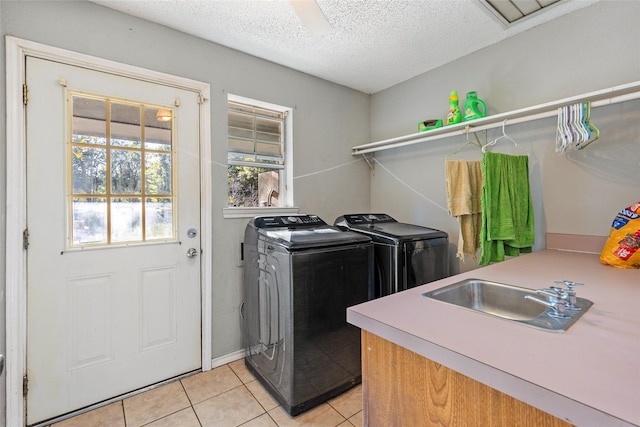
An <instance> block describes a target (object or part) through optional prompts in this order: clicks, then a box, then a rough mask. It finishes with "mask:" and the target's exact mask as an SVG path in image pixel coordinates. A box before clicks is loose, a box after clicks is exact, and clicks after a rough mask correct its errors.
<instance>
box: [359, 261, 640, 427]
mask: <svg viewBox="0 0 640 427" xmlns="http://www.w3.org/2000/svg"><path fill="white" fill-rule="evenodd" d="M465 278H477V279H485V280H491V281H495V282H500V283H508V284H511V285H515V286H521V287H525V288H532V289H541V288H544V287H548V286H550V285H553V282H554V281H555V280H571V281H575V282H579V283H584V284H585V285H586V286H581V287H578V288H576V291H577V294H578V296H579V297H582V298H587V299H589V300H591V301H593V303H594V305H593V306H592V307H591V308H590V309H589V311H587V312H586V313H585V314H584V315H583V316H582V317H581V318H580V319H579V320H578V321H577V322H576V323H575V324H574V325H573V326H571V327H570V328H569V330H568V331H566V332H564V333H553V332H546V331H542V330H538V329H534V328H531V327H528V326H524V325H520V324H515V323H512V322H509V321H506V320H502V319H498V318H495V317H491V316H488V315H484V314H480V313H476V312H473V311H470V310H466V309H463V308H460V307H456V306H454V305H451V304H447V303H444V302H440V301H435V300H431V299H428V298H423V297H422V296H421V294H422V293H423V292H426V291H429V290H433V289H437V288H440V287H443V286H446V285H449V284H452V283H455V282H458V281H460V280H462V279H465ZM347 321H348V322H349V323H351V324H353V325H355V326H358V327H360V328H362V329H365V330H367V331H369V332H372V333H374V334H376V335H378V336H380V337H382V338H385V339H386V340H388V341H391V342H393V343H395V344H398V345H401V346H402V347H405V348H407V349H409V350H411V351H414V352H415V353H418V354H420V355H422V356H424V357H426V358H428V359H431V360H433V361H435V362H438V363H440V364H442V365H445V366H447V367H449V368H451V369H453V370H456V371H458V372H460V373H462V374H464V375H467V376H469V377H471V378H474V379H476V380H478V381H480V382H482V383H484V384H486V385H488V386H491V387H493V388H495V389H497V390H500V391H502V392H504V393H506V394H509V395H511V396H514V397H515V398H517V399H519V400H522V401H524V402H526V403H528V404H530V405H532V406H535V407H537V408H540V409H542V410H544V411H546V412H548V413H551V414H553V415H555V416H556V417H558V418H561V419H564V420H567V421H568V422H570V423H573V424H575V425H578V426H598V427H602V426H607V427H609V426H633V425H636V426H640V270H628V269H627V270H626V269H618V268H614V267H609V266H605V265H602V264H601V263H600V261H599V259H598V255H596V254H587V253H577V252H567V251H559V250H543V251H539V252H535V253H532V254H528V255H523V256H520V257H518V258H513V259H510V260H508V261H505V262H502V263H497V264H492V265H490V266H487V267H484V268H481V269H477V270H473V271H469V272H466V273H463V274H459V275H456V276H452V277H448V278H446V279H442V280H439V281H437V282H432V283H428V284H426V285H422V286H419V287H416V288H412V289H409V290H406V291H404V292H399V293H397V294H393V295H390V296H387V297H384V298H379V299H376V300H372V301H369V302H366V303H363V304H360V305H357V306H354V307H350V308H349V309H348V310H347Z"/></svg>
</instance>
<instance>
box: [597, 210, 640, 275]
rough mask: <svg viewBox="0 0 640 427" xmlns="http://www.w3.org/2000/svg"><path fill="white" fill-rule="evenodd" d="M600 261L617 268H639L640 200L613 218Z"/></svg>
mask: <svg viewBox="0 0 640 427" xmlns="http://www.w3.org/2000/svg"><path fill="white" fill-rule="evenodd" d="M600 261H601V262H602V263H603V264H607V265H611V266H613V267H618V268H640V202H638V203H636V204H633V205H631V206H629V207H626V208H624V209H622V210H621V211H620V212H618V215H616V217H615V218H614V219H613V223H612V224H611V231H610V232H609V238H608V239H607V243H605V245H604V248H603V249H602V253H601V254H600Z"/></svg>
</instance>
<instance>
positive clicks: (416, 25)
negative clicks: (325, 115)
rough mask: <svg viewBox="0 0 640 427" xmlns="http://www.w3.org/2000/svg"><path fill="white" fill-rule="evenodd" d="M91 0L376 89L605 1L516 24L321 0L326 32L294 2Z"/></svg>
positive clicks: (417, 7) (464, 7) (367, 1)
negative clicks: (313, 27)
mask: <svg viewBox="0 0 640 427" xmlns="http://www.w3.org/2000/svg"><path fill="white" fill-rule="evenodd" d="M91 1H92V2H93V3H96V4H100V5H102V6H105V7H108V8H111V9H115V10H119V11H121V12H124V13H127V14H129V15H133V16H137V17H140V18H143V19H145V20H148V21H151V22H155V23H158V24H162V25H164V26H167V27H170V28H174V29H176V30H179V31H182V32H184V33H187V34H191V35H194V36H197V37H200V38H202V39H205V40H210V41H212V42H215V43H218V44H221V45H224V46H227V47H230V48H233V49H236V50H239V51H242V52H246V53H248V54H251V55H254V56H257V57H259V58H263V59H266V60H269V61H272V62H275V63H278V64H281V65H285V66H287V67H290V68H293V69H296V70H299V71H303V72H305V73H308V74H311V75H314V76H317V77H320V78H322V79H325V80H329V81H332V82H335V83H338V84H341V85H344V86H347V87H351V88H353V89H356V90H359V91H362V92H365V93H375V92H378V91H380V90H383V89H386V88H388V87H391V86H393V85H395V84H397V83H400V82H402V81H404V80H407V79H410V78H412V77H414V76H417V75H419V74H422V73H424V72H427V71H429V70H432V69H434V68H436V67H439V66H441V65H444V64H446V63H448V62H450V61H453V60H455V59H457V58H460V57H462V56H465V55H467V54H470V53H472V52H474V51H477V50H479V49H482V48H483V47H486V46H489V45H491V44H494V43H497V42H499V41H501V40H503V39H505V38H508V37H511V36H513V35H515V34H518V33H520V32H522V31H525V30H527V29H529V28H532V27H534V26H536V25H539V24H541V23H544V22H547V21H550V20H552V19H555V18H557V17H559V16H562V15H564V14H567V13H570V12H573V11H574V10H577V9H580V8H582V7H584V6H588V5H590V4H593V3H596V2H597V1H600V0H563V1H561V2H558V3H556V4H555V5H553V6H551V7H548V8H546V9H544V11H542V12H541V13H539V14H537V15H532V16H530V17H528V18H525V19H522V20H521V21H518V22H516V23H514V24H511V25H510V26H508V27H506V26H505V25H504V24H503V23H502V22H500V21H499V20H498V19H497V18H496V17H495V16H494V15H493V14H492V13H491V12H489V10H488V9H487V8H486V6H485V5H484V4H483V3H482V2H481V1H480V0H408V1H402V0H317V4H318V6H319V7H320V9H321V10H322V12H323V13H324V15H325V16H326V19H327V20H328V21H329V24H330V25H331V29H330V30H329V31H328V32H327V33H325V34H323V35H318V34H313V32H312V31H310V30H309V29H308V28H307V27H305V26H304V25H303V22H302V21H301V20H300V18H298V15H296V13H295V11H294V9H293V7H292V6H291V4H290V3H289V1H287V0H133V1H128V0H91ZM527 1H528V0H527Z"/></svg>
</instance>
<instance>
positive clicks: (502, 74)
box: [371, 1, 640, 271]
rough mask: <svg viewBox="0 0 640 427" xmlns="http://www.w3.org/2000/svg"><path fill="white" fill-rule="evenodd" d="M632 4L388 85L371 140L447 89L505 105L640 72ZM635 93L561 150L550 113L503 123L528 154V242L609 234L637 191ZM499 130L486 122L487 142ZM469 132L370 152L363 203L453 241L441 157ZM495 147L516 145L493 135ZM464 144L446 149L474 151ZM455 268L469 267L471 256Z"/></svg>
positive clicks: (413, 125)
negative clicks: (588, 140)
mask: <svg viewBox="0 0 640 427" xmlns="http://www.w3.org/2000/svg"><path fill="white" fill-rule="evenodd" d="M639 19H640V3H639V2H624V1H607V2H599V3H597V4H595V5H592V6H589V7H587V8H585V9H581V10H579V11H577V12H574V13H573V14H571V15H568V16H563V17H561V18H558V19H557V20H555V21H553V22H550V23H547V24H544V25H540V26H538V27H535V28H533V29H531V30H529V31H526V32H524V33H522V34H520V35H518V36H515V37H513V38H511V39H508V40H505V41H503V42H500V43H498V44H496V45H493V46H490V47H487V48H485V49H483V50H481V51H479V52H476V53H474V54H471V55H468V56H466V57H463V58H461V59H459V60H457V61H454V62H452V63H449V64H447V65H445V66H443V67H441V68H438V69H436V70H434V71H431V72H428V73H425V74H423V75H420V76H418V77H415V78H413V79H411V80H408V81H406V82H403V83H401V84H399V85H396V86H394V87H392V88H389V89H387V90H385V91H382V92H379V93H376V94H374V95H373V96H372V100H371V136H372V140H373V141H377V140H381V139H386V138H390V137H394V136H400V135H407V134H411V133H415V132H417V123H418V122H419V121H421V120H425V119H428V118H444V116H445V115H446V111H447V108H448V95H449V91H450V90H454V89H456V90H458V92H459V94H460V105H461V107H462V106H463V105H464V98H465V94H466V92H467V91H471V90H476V91H478V96H479V97H480V98H482V99H484V100H485V101H486V103H487V105H488V111H489V114H496V113H502V112H506V111H512V110H515V109H519V108H523V107H528V106H533V105H536V104H540V103H544V102H548V101H553V100H558V99H562V98H566V97H570V96H573V95H578V94H582V93H587V92H592V91H596V90H600V89H605V88H608V87H611V86H615V85H620V84H624V83H630V82H635V81H638V80H640V49H638V41H639V40H640V28H639V27H638V25H637V22H638V20H639ZM639 119H640V101H630V102H626V103H623V104H618V105H613V106H608V107H600V108H597V109H594V110H593V111H592V122H593V123H595V124H596V126H598V127H599V128H600V130H601V135H602V136H601V138H600V140H599V141H598V142H596V143H593V144H591V145H590V146H589V147H587V148H586V149H584V150H582V151H577V152H576V151H574V152H571V153H568V154H567V155H563V156H560V155H557V154H556V153H555V151H554V148H555V128H556V119H555V118H549V119H542V120H536V121H533V122H528V123H525V124H519V125H512V126H509V125H507V127H506V131H507V134H508V135H509V136H511V137H512V138H514V139H515V140H516V141H517V142H518V143H519V144H520V145H521V146H522V147H523V149H524V150H526V152H527V153H528V154H529V156H530V181H531V189H532V193H533V197H534V205H535V219H536V240H537V243H536V248H541V247H544V245H545V242H544V235H545V233H547V232H549V233H569V234H583V235H595V236H605V235H607V233H608V229H609V227H610V225H611V220H612V219H613V217H614V215H615V214H616V212H617V211H618V210H619V209H621V208H623V207H626V206H628V205H629V204H631V203H634V202H637V201H638V200H640V181H638V171H639V170H640V124H639V121H640V120H639ZM501 132H502V131H501V130H490V131H488V140H489V141H492V140H493V139H495V138H496V137H497V136H499V135H500V134H501ZM465 141H466V139H465V137H463V136H456V137H450V138H446V139H442V140H438V141H432V142H427V143H423V144H419V145H413V146H410V147H404V148H398V149H391V150H387V151H382V152H378V153H376V155H375V156H376V161H377V162H379V163H378V164H376V172H375V175H374V176H373V177H372V180H371V208H372V210H374V211H386V212H388V213H389V214H391V215H392V216H395V217H396V218H397V219H399V220H402V221H407V222H414V223H418V224H422V225H428V226H431V227H435V228H440V229H443V230H445V231H447V232H448V233H449V235H450V238H451V239H450V240H451V242H453V243H457V239H458V231H457V230H458V228H457V222H456V220H455V219H453V218H452V217H450V216H449V215H448V214H447V211H446V194H445V182H444V163H445V157H446V156H447V154H449V153H451V152H452V151H454V150H455V149H456V148H457V147H459V146H460V145H462V144H464V143H465ZM494 151H502V152H513V153H520V151H513V150H512V149H511V148H510V147H509V146H508V143H505V142H500V143H499V145H498V146H496V148H495V149H494ZM480 157H481V153H480V150H479V149H478V148H473V147H467V148H465V149H464V150H463V151H462V152H461V153H459V154H456V155H455V157H451V158H452V159H480ZM452 267H453V268H454V271H457V269H458V268H460V270H461V271H466V270H469V269H473V268H476V267H477V262H476V261H475V260H473V259H470V258H467V260H466V261H465V263H464V264H462V265H460V266H459V265H458V262H457V261H455V257H454V263H453V265H452Z"/></svg>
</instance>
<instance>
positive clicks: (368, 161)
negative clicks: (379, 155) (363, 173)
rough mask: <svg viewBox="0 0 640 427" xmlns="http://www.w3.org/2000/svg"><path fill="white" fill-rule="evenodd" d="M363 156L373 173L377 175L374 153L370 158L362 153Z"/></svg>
mask: <svg viewBox="0 0 640 427" xmlns="http://www.w3.org/2000/svg"><path fill="white" fill-rule="evenodd" d="M362 158H363V159H364V161H365V162H367V164H368V165H369V169H371V175H375V174H376V165H375V164H374V163H373V162H371V159H373V154H372V155H371V156H370V158H369V157H367V155H366V154H362Z"/></svg>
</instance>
